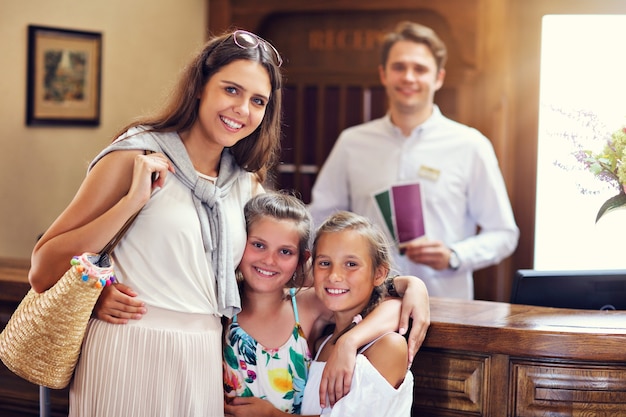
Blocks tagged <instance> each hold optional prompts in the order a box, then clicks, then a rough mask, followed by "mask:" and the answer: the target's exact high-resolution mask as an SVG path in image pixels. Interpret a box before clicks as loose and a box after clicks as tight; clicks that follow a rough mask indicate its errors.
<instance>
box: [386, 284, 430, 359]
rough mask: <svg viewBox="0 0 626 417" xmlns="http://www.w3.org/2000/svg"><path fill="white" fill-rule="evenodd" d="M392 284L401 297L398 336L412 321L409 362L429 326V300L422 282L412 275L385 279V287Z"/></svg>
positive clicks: (409, 338) (409, 339)
mask: <svg viewBox="0 0 626 417" xmlns="http://www.w3.org/2000/svg"><path fill="white" fill-rule="evenodd" d="M390 284H393V286H394V287H395V290H396V291H397V293H398V294H399V295H401V296H402V310H401V312H400V324H399V329H400V330H399V331H400V334H404V333H405V332H406V330H407V329H408V328H409V322H410V320H412V325H411V326H410V327H411V331H410V332H409V337H408V342H409V352H408V358H409V362H412V361H413V358H414V357H415V355H416V354H417V351H418V350H419V348H420V346H421V345H422V342H423V341H424V338H425V337H426V331H427V330H428V327H429V326H430V300H429V297H428V289H427V288H426V284H424V281H422V280H421V279H419V278H418V277H415V276H413V275H402V276H396V277H393V278H387V281H386V285H387V288H388V289H389V285H390Z"/></svg>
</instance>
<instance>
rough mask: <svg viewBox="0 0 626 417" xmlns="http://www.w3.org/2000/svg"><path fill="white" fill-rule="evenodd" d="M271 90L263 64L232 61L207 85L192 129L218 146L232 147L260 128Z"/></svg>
mask: <svg viewBox="0 0 626 417" xmlns="http://www.w3.org/2000/svg"><path fill="white" fill-rule="evenodd" d="M271 93H272V89H271V85H270V78H269V74H268V73H267V70H266V69H265V68H264V67H263V66H262V65H261V64H259V63H258V62H256V61H249V60H237V61H233V62H231V63H230V64H228V65H225V66H224V67H222V68H221V69H220V70H219V71H218V72H216V73H215V74H214V75H213V76H212V77H211V78H210V79H209V81H208V82H207V83H206V85H205V86H204V89H203V90H202V95H201V97H200V107H199V110H198V119H197V120H196V122H195V124H194V127H193V128H192V130H195V131H196V132H198V133H200V134H201V135H202V137H203V138H205V139H206V140H208V141H210V142H213V143H214V144H216V145H218V146H219V147H222V148H223V147H231V146H233V145H235V144H236V143H237V142H239V141H240V140H241V139H243V138H245V137H246V136H248V135H250V134H251V133H252V132H254V130H255V129H256V128H257V127H259V125H260V124H261V121H262V120H263V117H264V116H265V110H266V107H267V103H268V100H269V98H270V95H271Z"/></svg>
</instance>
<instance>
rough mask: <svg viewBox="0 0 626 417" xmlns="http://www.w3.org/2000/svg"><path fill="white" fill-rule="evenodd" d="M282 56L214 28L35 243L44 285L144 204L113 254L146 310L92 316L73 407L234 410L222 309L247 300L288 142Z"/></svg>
mask: <svg viewBox="0 0 626 417" xmlns="http://www.w3.org/2000/svg"><path fill="white" fill-rule="evenodd" d="M281 63H282V60H281V57H280V55H279V54H278V52H277V51H276V49H275V48H274V47H273V46H272V45H270V44H269V43H268V42H267V41H265V40H263V39H261V38H260V37H258V36H256V35H254V34H252V33H250V32H245V31H235V32H230V33H226V34H224V35H222V36H218V37H215V38H213V39H211V40H210V41H209V42H208V43H207V44H206V45H205V46H204V48H202V50H201V51H200V53H199V54H198V55H197V56H196V57H195V58H194V59H193V61H192V62H191V63H190V65H189V66H188V67H187V68H186V70H185V71H184V73H183V75H182V77H181V79H180V81H179V83H178V85H177V87H176V89H175V90H174V92H173V94H172V96H171V98H170V100H169V102H168V104H167V105H166V107H165V108H164V110H163V111H162V112H161V113H160V114H158V115H156V116H154V117H150V118H145V119H143V120H140V121H137V122H135V123H132V124H131V125H129V126H127V127H126V128H125V129H123V130H122V133H121V134H120V135H119V137H118V138H117V139H116V140H115V141H114V142H113V144H111V145H110V146H109V147H107V148H106V149H104V150H103V151H102V152H101V153H100V155H98V156H97V157H96V158H95V160H94V161H93V162H92V164H91V166H90V170H89V172H88V174H87V176H86V178H85V180H84V181H83V183H82V185H81V186H80V188H79V190H78V192H77V193H76V196H75V197H74V199H73V200H72V202H71V203H70V204H69V205H68V207H67V208H66V209H65V210H64V211H63V212H62V213H61V215H60V216H59V217H58V218H57V219H56V220H55V221H54V223H53V224H52V225H51V226H50V228H49V229H48V230H47V231H46V232H45V233H44V235H43V236H42V238H41V239H40V240H39V241H38V243H37V245H36V246H35V248H34V250H33V254H32V260H31V262H32V267H31V270H30V272H29V280H30V283H31V285H32V287H33V288H34V289H35V291H39V292H41V291H44V290H46V289H48V288H49V287H51V286H52V285H53V284H54V283H55V282H56V280H58V279H59V278H60V277H61V276H62V274H63V273H64V271H65V270H67V268H68V265H69V260H70V259H71V257H72V256H73V255H76V254H80V253H83V252H98V251H100V249H102V247H104V245H105V244H106V243H107V242H108V241H109V240H110V239H111V238H112V236H113V235H114V234H115V233H116V232H117V230H119V229H120V228H121V227H122V225H123V224H124V222H125V221H126V220H127V219H128V218H130V217H131V216H132V214H133V213H135V212H136V211H137V210H140V209H141V208H142V207H143V209H141V212H140V214H139V216H138V217H137V219H136V220H135V222H134V223H133V225H132V227H131V228H130V229H129V231H128V232H127V233H126V235H125V237H124V239H123V240H122V241H121V242H120V243H119V244H118V246H117V247H116V250H115V252H114V260H115V262H116V274H117V278H118V280H119V281H121V282H123V283H125V284H126V285H128V286H129V287H132V288H133V289H134V290H135V291H136V293H137V294H138V295H139V296H140V298H141V300H142V301H143V302H144V303H145V310H142V311H145V314H144V316H143V319H142V320H133V321H131V322H130V323H129V324H128V325H125V326H116V325H114V324H110V323H107V322H105V321H101V320H92V321H91V322H90V325H89V328H88V330H87V335H86V338H85V341H84V345H83V350H82V353H81V358H80V361H79V364H78V367H77V369H76V374H75V377H74V380H73V381H72V383H71V386H70V416H81V417H86V416H114V415H115V416H135V417H137V416H155V415H158V416H183V415H184V416H220V415H223V391H222V384H221V380H222V379H221V377H222V372H221V332H222V327H221V324H220V316H221V315H223V314H225V315H232V314H233V313H236V312H237V311H238V308H239V295H238V292H237V286H236V281H235V277H234V271H235V266H236V265H237V263H238V260H239V259H240V258H241V255H242V253H243V247H244V242H245V239H246V233H245V222H244V217H243V210H242V208H243V205H244V204H245V202H246V201H247V200H248V199H249V198H250V197H251V196H252V195H253V194H255V193H256V192H259V191H261V190H262V188H261V187H260V184H261V182H262V181H263V180H264V176H265V174H266V172H267V169H268V168H269V167H270V165H271V164H272V162H273V161H274V158H275V155H276V153H277V149H278V146H279V138H280V112H281V95H280V88H281V83H282V81H281V74H280V70H279V67H280V65H281ZM145 150H150V151H154V152H156V153H154V154H151V155H145ZM153 177H154V178H155V179H154V180H153ZM109 291H111V292H116V291H117V292H119V293H120V295H121V292H120V290H119V289H118V288H117V286H114V287H113V289H110V290H109Z"/></svg>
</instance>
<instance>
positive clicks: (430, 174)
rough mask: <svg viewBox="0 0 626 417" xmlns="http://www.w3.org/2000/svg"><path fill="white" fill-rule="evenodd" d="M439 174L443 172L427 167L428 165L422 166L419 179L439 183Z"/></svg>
mask: <svg viewBox="0 0 626 417" xmlns="http://www.w3.org/2000/svg"><path fill="white" fill-rule="evenodd" d="M439 174H441V171H439V170H438V169H436V168H431V167H427V166H426V165H422V166H421V167H420V169H419V171H417V175H418V176H419V177H421V178H424V179H427V180H430V181H437V180H438V179H439Z"/></svg>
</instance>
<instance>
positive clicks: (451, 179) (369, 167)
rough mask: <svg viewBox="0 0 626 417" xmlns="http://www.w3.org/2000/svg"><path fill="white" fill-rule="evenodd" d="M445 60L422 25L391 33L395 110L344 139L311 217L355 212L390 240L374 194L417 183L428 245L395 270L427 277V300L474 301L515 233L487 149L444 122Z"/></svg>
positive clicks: (386, 59) (385, 77)
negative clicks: (477, 274) (481, 273)
mask: <svg viewBox="0 0 626 417" xmlns="http://www.w3.org/2000/svg"><path fill="white" fill-rule="evenodd" d="M446 54H447V52H446V47H445V45H444V44H443V42H442V41H441V40H440V39H439V38H438V36H437V35H436V34H435V33H434V32H433V31H432V30H431V29H430V28H427V27H425V26H422V25H419V24H416V23H411V22H402V23H400V24H398V26H397V27H396V30H395V31H394V32H391V33H389V34H387V36H386V37H385V38H384V41H383V45H382V61H381V65H380V66H379V73H380V80H381V82H382V84H383V86H384V87H385V90H386V93H387V98H388V101H389V111H388V113H387V115H386V116H384V117H383V118H380V119H376V120H373V121H370V122H367V123H364V124H361V125H358V126H353V127H350V128H348V129H346V130H344V131H343V132H342V133H341V135H340V136H339V138H338V139H337V142H336V143H335V146H334V148H333V150H332V151H331V153H330V155H329V157H328V159H327V160H326V162H325V163H324V166H323V167H322V169H321V171H320V173H319V176H318V178H317V181H316V183H315V185H314V187H313V190H312V202H311V204H310V206H309V208H310V210H311V213H312V214H313V217H314V219H315V222H316V224H319V223H321V221H322V220H323V219H324V218H325V217H326V216H328V215H329V214H331V213H332V212H334V211H336V210H350V211H353V212H356V213H358V214H361V215H364V216H367V217H369V218H370V219H371V220H373V221H375V222H378V224H379V226H380V227H381V228H382V229H383V230H385V231H386V232H387V228H386V227H385V225H384V223H383V220H382V217H381V216H380V214H379V211H378V208H377V206H376V202H375V199H374V197H373V194H374V193H377V192H379V191H381V190H383V189H385V188H389V187H391V186H392V185H396V184H402V183H406V182H419V183H420V188H421V195H422V204H423V207H424V224H425V229H426V237H425V238H421V239H416V240H414V241H411V242H410V243H409V244H408V245H406V248H405V249H406V250H405V251H404V252H403V255H400V254H399V253H397V254H396V256H395V258H396V259H395V262H396V265H395V267H396V268H397V269H398V270H399V271H401V272H402V273H403V274H412V275H416V276H418V277H420V278H422V279H423V280H424V282H425V283H426V286H427V287H428V291H429V294H430V295H431V296H438V297H455V298H464V299H472V298H473V297H474V283H473V278H472V272H473V271H474V270H476V269H480V268H484V267H487V266H490V265H494V264H496V263H498V262H500V261H501V260H502V259H504V258H506V257H507V256H509V255H510V254H511V253H512V252H513V250H515V247H516V246H517V241H518V237H519V229H518V228H517V226H516V224H515V219H514V217H513V211H512V209H511V204H510V202H509V199H508V195H507V191H506V186H505V184H504V180H503V178H502V174H501V172H500V168H499V166H498V161H497V159H496V156H495V153H494V150H493V147H492V145H491V143H490V142H489V140H488V139H487V138H486V137H485V136H483V135H482V134H481V133H480V132H478V131H477V130H475V129H473V128H470V127H467V126H465V125H462V124H460V123H457V122H454V121H452V120H450V119H448V118H446V117H444V116H443V115H442V114H441V112H440V111H439V108H438V107H437V106H436V105H435V104H434V95H435V92H436V91H437V90H439V89H440V88H441V86H442V85H443V80H444V77H445V69H444V66H445V61H446V58H447V55H446ZM477 105H479V103H477ZM477 227H479V228H480V231H479V232H478V233H477ZM388 237H389V238H390V240H391V241H393V239H392V236H391V235H390V234H389V235H388Z"/></svg>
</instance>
